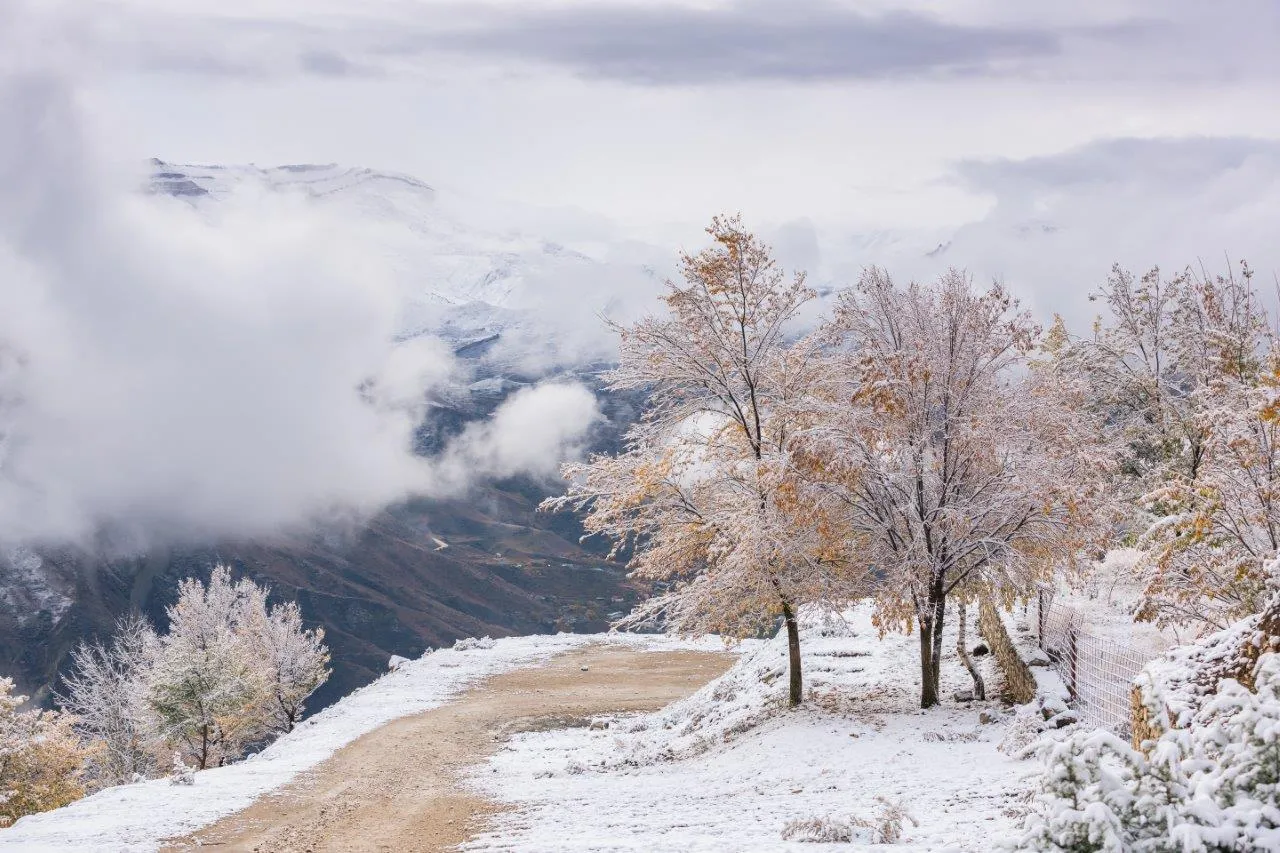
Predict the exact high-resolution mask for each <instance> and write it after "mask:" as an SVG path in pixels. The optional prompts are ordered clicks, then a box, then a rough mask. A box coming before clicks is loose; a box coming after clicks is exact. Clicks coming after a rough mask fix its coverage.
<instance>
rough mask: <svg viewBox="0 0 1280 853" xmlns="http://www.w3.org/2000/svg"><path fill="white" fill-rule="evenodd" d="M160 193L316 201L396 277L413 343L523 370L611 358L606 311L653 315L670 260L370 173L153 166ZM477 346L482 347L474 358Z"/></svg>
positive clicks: (651, 250) (207, 206)
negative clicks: (437, 343)
mask: <svg viewBox="0 0 1280 853" xmlns="http://www.w3.org/2000/svg"><path fill="white" fill-rule="evenodd" d="M150 190H151V191H152V192H155V193H163V194H167V195H171V196H175V197H177V198H180V199H183V200H185V201H187V202H188V203H190V204H192V205H193V206H195V207H196V208H198V209H203V210H207V211H209V212H211V213H213V212H215V211H216V210H217V208H218V206H219V205H220V204H221V203H224V202H227V201H228V200H230V199H233V198H235V197H237V196H242V195H245V194H254V193H269V194H278V195H283V196H289V197H293V198H300V199H304V200H305V203H306V204H307V205H309V206H311V207H313V208H314V209H315V210H317V211H318V212H320V213H322V214H323V215H326V216H329V217H332V218H334V219H336V220H337V221H340V222H344V223H350V226H351V231H352V234H351V239H352V243H353V245H356V246H359V247H360V248H361V249H362V250H364V251H367V252H369V253H370V256H371V257H373V258H375V259H376V261H377V263H378V265H379V268H380V269H382V270H384V271H386V272H387V273H389V274H390V275H391V276H392V277H393V279H394V281H395V284H396V286H397V288H398V289H399V292H400V293H401V296H402V300H403V302H402V306H401V311H402V316H401V334H402V335H403V336H404V337H412V336H415V335H421V334H430V335H434V336H438V337H442V338H444V339H445V340H447V341H449V342H450V343H452V344H453V345H454V347H455V348H456V349H459V350H462V351H463V354H465V355H470V356H479V355H485V356H487V357H488V360H489V361H491V362H493V363H494V364H495V365H496V366H497V367H498V368H499V369H502V368H507V369H513V370H517V371H519V372H526V371H527V370H528V369H532V370H533V371H535V372H539V371H543V370H549V369H552V368H556V367H560V368H563V367H573V366H576V365H578V364H581V363H584V362H590V361H594V360H597V359H599V358H601V357H607V355H608V353H609V351H610V349H611V344H612V341H611V340H608V336H607V335H606V334H605V331H604V327H603V324H602V323H600V321H599V319H598V316H597V315H598V314H601V313H609V314H617V313H619V312H620V313H622V314H623V315H628V314H631V313H634V312H635V311H637V310H643V309H645V308H647V307H649V306H650V305H651V304H652V298H653V296H654V295H656V293H657V287H658V283H659V280H660V276H659V275H658V274H657V273H656V272H655V265H656V264H659V263H662V262H664V260H665V259H666V256H667V255H668V254H669V252H666V251H664V250H662V249H659V248H657V247H649V246H643V245H641V244H636V243H626V244H625V245H620V243H621V241H618V242H610V241H608V240H601V239H598V236H597V235H596V234H589V235H588V237H589V238H595V239H582V238H581V236H578V237H577V239H575V240H574V243H573V244H572V245H565V244H561V243H557V242H553V241H551V240H548V239H545V238H543V237H541V236H536V235H533V234H530V233H527V228H528V227H529V226H528V224H527V217H525V218H524V219H525V221H524V222H521V221H520V219H521V217H519V216H514V215H512V214H509V213H503V212H500V211H499V212H495V211H494V208H492V207H485V206H484V205H483V203H479V202H475V201H473V200H470V199H468V198H466V197H464V196H461V195H456V194H448V193H442V192H439V191H437V190H436V189H435V188H433V187H432V186H430V185H428V184H426V183H424V182H423V181H420V180H418V179H417V178H414V177H410V176H408V175H402V174H397V173H394V172H384V171H378V170H374V169H367V168H359V167H345V166H338V165H292V166H277V167H272V168H259V167H256V166H230V165H229V166H221V165H211V166H198V165H180V164H175V163H166V162H164V161H161V160H153V161H152V162H151V175H150ZM533 215H534V216H536V215H537V214H533ZM513 220H515V221H514V222H513ZM534 224H535V227H536V225H537V223H534ZM522 225H523V226H524V227H523V228H522V227H521V226H522ZM591 230H597V229H591ZM481 344H483V346H482V347H479V345H481ZM470 346H477V347H479V349H481V350H482V351H477V352H467V351H466V348H467V347H470Z"/></svg>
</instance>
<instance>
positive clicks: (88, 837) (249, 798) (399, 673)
mask: <svg viewBox="0 0 1280 853" xmlns="http://www.w3.org/2000/svg"><path fill="white" fill-rule="evenodd" d="M600 642H607V643H625V644H627V645H631V646H634V647H637V648H641V649H681V648H701V649H707V650H714V651H722V650H723V649H724V645H723V643H722V642H721V641H719V640H717V639H714V638H708V639H705V640H701V641H680V640H673V639H669V638H666V637H654V636H637V635H600V634H556V635H543V636H532V637H514V638H506V639H501V640H496V641H462V642H460V643H459V645H458V647H457V648H453V649H443V650H439V651H435V652H431V653H428V654H426V655H423V656H422V657H421V658H419V659H417V660H415V661H410V662H407V663H403V664H400V665H399V666H398V667H397V668H396V669H395V670H394V671H393V672H390V673H388V674H387V675H385V676H383V677H382V678H380V679H379V680H377V681H375V682H374V683H373V684H370V685H368V686H367V687H364V688H362V689H360V690H357V691H356V692H354V693H352V694H351V695H350V696H348V697H346V698H345V699H343V700H342V701H340V702H338V703H337V704H336V705H333V706H332V707H330V708H327V709H325V710H324V711H322V712H320V713H319V714H317V715H316V716H314V717H311V718H310V719H308V720H307V721H306V722H305V723H303V724H302V725H301V726H299V727H298V728H297V729H296V730H294V731H293V732H291V733H289V734H287V735H285V736H284V737H282V738H280V739H279V740H277V741H276V742H275V743H273V744H272V745H271V746H270V747H268V748H267V749H265V750H264V751H263V752H261V753H259V754H258V755H256V756H253V757H252V758H250V759H248V760H246V761H243V762H241V763H239V764H233V765H230V766H228V767H219V768H215V769H212V770H206V771H203V772H201V773H198V774H196V778H195V784H194V785H191V786H183V785H172V784H170V783H169V782H168V781H167V780H164V779H159V780H155V781H151V782H141V783H138V784H134V785H122V786H119V787H116V788H109V789H107V790H105V791H102V792H100V793H98V794H95V795H94V796H91V797H87V798H85V799H83V800H79V801H78V802H75V803H72V804H71V805H69V806H67V807H65V808H61V809H57V810H55V811H52V812H45V813H43V814H38V815H31V816H29V817H25V818H22V819H21V820H19V821H18V822H17V823H16V824H14V826H13V827H12V828H10V829H6V830H3V831H0V850H15V851H16V850H23V851H50V850H73V849H74V850H79V851H102V852H103V853H107V851H111V853H116V851H151V850H157V849H159V845H160V842H161V841H162V840H163V839H165V838H170V837H173V836H177V835H184V834H186V833H189V832H192V831H194V830H196V829H199V828H200V827H202V826H207V825H208V824H210V823H213V822H214V821H216V820H218V819H219V818H221V817H224V816H226V815H228V814H232V813H234V812H236V811H239V810H240V809H243V808H245V807H246V806H248V805H249V804H250V803H252V802H253V801H254V800H255V799H257V798H258V797H259V796H261V795H262V794H264V793H266V792H268V791H272V790H275V789H276V788H279V787H281V786H282V785H285V784H288V782H289V781H290V780H292V779H293V778H294V777H295V776H297V775H298V774H299V773H301V772H303V771H305V770H307V769H309V768H311V767H314V766H315V765H317V764H319V763H320V762H321V761H323V760H324V759H326V758H327V757H329V756H330V755H332V754H333V753H334V752H335V751H336V750H338V749H340V748H341V747H342V746H344V745H346V744H348V743H350V742H351V741H353V740H355V739H356V738H358V737H360V736H361V735H362V734H364V733H366V732H369V731H372V730H373V729H376V728H378V727H379V726H381V725H383V724H385V723H387V722H390V721H391V720H394V719H397V718H399V717H403V716H407V715H409V714H416V713H419V712H421V711H426V710H429V709H431V708H435V707H438V706H439V705H441V704H444V703H445V702H447V701H449V700H450V699H451V698H452V697H454V696H456V695H457V694H458V693H459V692H460V691H462V690H464V689H465V688H466V687H468V686H470V685H471V684H474V683H475V682H477V681H478V680H480V679H482V678H484V677H486V676H490V675H497V674H499V673H502V672H506V671H508V670H512V669H517V668H520V667H525V666H531V665H534V664H536V663H538V662H539V661H543V660H545V659H547V658H549V657H551V656H553V655H556V654H559V653H561V652H565V651H569V650H572V649H576V648H581V647H582V646H585V645H589V644H591V643H600Z"/></svg>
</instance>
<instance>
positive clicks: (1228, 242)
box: [919, 137, 1280, 331]
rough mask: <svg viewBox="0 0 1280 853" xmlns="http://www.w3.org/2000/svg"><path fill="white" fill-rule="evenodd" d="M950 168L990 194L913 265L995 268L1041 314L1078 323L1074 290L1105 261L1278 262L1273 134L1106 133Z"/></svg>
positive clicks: (1267, 268)
mask: <svg viewBox="0 0 1280 853" xmlns="http://www.w3.org/2000/svg"><path fill="white" fill-rule="evenodd" d="M956 179H957V180H958V181H959V182H960V183H961V184H962V185H964V186H966V187H967V188H969V189H971V190H973V191H976V192H982V193H986V194H989V195H990V196H991V197H993V199H994V201H995V204H994V206H993V207H992V208H991V210H990V211H989V212H988V213H987V214H986V216H984V217H983V218H982V219H981V220H979V221H977V222H974V223H971V224H969V225H966V226H964V227H963V228H961V229H959V230H958V231H957V232H956V233H955V234H954V236H953V237H952V239H951V243H950V245H948V246H946V248H945V251H943V252H940V253H938V255H937V257H934V258H929V259H927V263H920V264H919V266H920V267H921V268H922V272H923V268H924V267H932V268H934V269H936V268H938V267H939V266H943V265H947V264H955V265H958V266H966V267H969V268H970V269H972V270H973V271H974V272H975V273H977V274H980V275H982V276H995V277H1001V278H1003V279H1005V280H1006V281H1008V282H1009V283H1010V285H1011V286H1013V287H1014V288H1015V290H1018V291H1019V292H1021V293H1022V294H1023V295H1024V296H1026V298H1027V299H1028V301H1029V302H1030V303H1031V304H1032V305H1033V306H1035V307H1036V308H1037V309H1038V310H1039V313H1040V314H1041V316H1045V317H1047V316H1048V315H1049V314H1050V313H1051V312H1055V311H1056V312H1060V313H1062V314H1064V315H1065V316H1066V317H1067V320H1068V321H1069V322H1070V323H1071V324H1072V325H1073V327H1074V328H1075V329H1076V330H1078V331H1083V330H1085V329H1087V324H1088V322H1089V320H1090V317H1091V313H1092V310H1093V309H1092V308H1091V307H1090V306H1089V303H1088V302H1087V301H1086V299H1085V296H1086V294H1087V293H1089V292H1090V291H1092V290H1094V289H1096V287H1097V286H1098V285H1099V284H1100V283H1101V282H1102V281H1103V279H1104V278H1105V276H1106V274H1107V270H1108V268H1109V267H1110V265H1111V264H1112V263H1114V262H1118V263H1120V264H1122V265H1124V266H1126V267H1128V268H1130V269H1134V270H1145V269H1147V268H1149V267H1151V266H1155V265H1159V266H1161V267H1163V268H1165V269H1180V268H1182V267H1184V266H1187V265H1196V264H1198V263H1200V262H1201V261H1202V260H1203V262H1204V263H1205V265H1206V266H1207V267H1208V268H1209V269H1210V270H1216V271H1225V269H1226V263H1227V258H1228V257H1229V258H1231V259H1232V261H1233V262H1235V261H1239V260H1240V259H1246V260H1248V261H1249V262H1250V264H1251V265H1252V266H1253V267H1254V269H1255V270H1256V271H1257V272H1258V273H1259V275H1260V276H1261V280H1262V281H1264V282H1266V281H1269V280H1270V279H1271V278H1272V275H1273V273H1275V272H1277V271H1280V253H1278V252H1277V249H1276V246H1275V236H1274V235H1275V222H1276V220H1277V218H1280V141H1271V140H1263V139H1250V138H1239V137H1191V138H1166V139H1113V140H1104V141H1100V142H1094V143H1090V144H1087V145H1084V146H1081V147H1078V148H1074V149H1071V150H1068V151H1064V152H1062V153H1060V154H1057V155H1054V156H1044V157H1035V158H1030V159H1025V160H1010V159H998V160H986V161H981V162H966V163H960V164H958V165H957V167H956Z"/></svg>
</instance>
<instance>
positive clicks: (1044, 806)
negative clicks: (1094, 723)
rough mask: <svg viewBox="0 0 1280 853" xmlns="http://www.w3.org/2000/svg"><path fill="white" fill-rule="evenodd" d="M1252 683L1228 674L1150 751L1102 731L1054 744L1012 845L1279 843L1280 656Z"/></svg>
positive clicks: (1103, 847)
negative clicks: (1032, 810)
mask: <svg viewBox="0 0 1280 853" xmlns="http://www.w3.org/2000/svg"><path fill="white" fill-rule="evenodd" d="M1254 678H1255V681H1256V685H1257V690H1256V691H1250V690H1248V689H1246V688H1245V687H1243V686H1242V685H1241V684H1240V683H1239V682H1237V681H1235V680H1234V679H1226V680H1224V681H1222V682H1221V684H1220V685H1219V688H1218V691H1217V692H1216V694H1214V695H1213V696H1212V697H1211V698H1208V699H1207V700H1206V701H1205V702H1204V703H1203V705H1202V706H1201V707H1200V708H1199V710H1198V711H1197V712H1196V713H1195V715H1194V717H1193V719H1192V720H1191V722H1190V725H1189V726H1187V727H1186V728H1174V729H1170V730H1168V731H1165V732H1164V733H1163V734H1161V735H1160V737H1159V739H1158V740H1156V741H1155V742H1154V743H1151V744H1149V746H1150V747H1151V749H1150V754H1144V753H1142V752H1140V751H1138V750H1135V749H1133V748H1132V747H1131V746H1130V745H1129V744H1127V743H1124V742H1123V741H1121V740H1119V739H1118V738H1116V737H1114V736H1112V735H1110V734H1108V733H1106V732H1101V731H1099V732H1093V733H1086V732H1080V733H1077V734H1076V735H1074V736H1072V737H1070V738H1068V739H1067V740H1066V741H1064V742H1063V743H1061V744H1059V745H1058V746H1056V747H1055V748H1054V750H1053V751H1052V753H1051V754H1050V756H1049V759H1048V765H1047V769H1046V772H1045V776H1044V780H1043V783H1042V792H1041V794H1040V795H1039V798H1038V802H1039V806H1040V809H1039V811H1038V813H1037V814H1036V815H1035V816H1034V817H1033V818H1032V819H1031V820H1030V821H1029V823H1028V827H1027V833H1026V835H1025V836H1024V838H1023V839H1022V841H1021V844H1020V845H1019V847H1018V849H1024V850H1025V849H1031V850H1038V851H1071V853H1088V851H1108V853H1121V852H1122V851H1135V853H1138V851H1141V853H1146V851H1153V852H1154V851H1159V853H1166V851H1167V853H1192V851H1204V853H1210V851H1212V853H1227V851H1253V850H1277V849H1280V656H1278V655H1275V654H1266V655H1263V656H1262V657H1261V658H1260V659H1259V661H1258V665H1257V668H1256V670H1255V673H1254Z"/></svg>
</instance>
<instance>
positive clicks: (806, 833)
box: [782, 797, 918, 844]
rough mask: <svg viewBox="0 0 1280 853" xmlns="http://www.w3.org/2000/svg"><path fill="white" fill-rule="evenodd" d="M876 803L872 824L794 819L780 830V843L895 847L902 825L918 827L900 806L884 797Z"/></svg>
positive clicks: (860, 820)
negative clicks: (806, 842) (876, 813)
mask: <svg viewBox="0 0 1280 853" xmlns="http://www.w3.org/2000/svg"><path fill="white" fill-rule="evenodd" d="M877 799H878V800H879V801H880V813H879V814H878V815H877V816H876V818H875V819H874V820H868V819H867V818H863V817H857V816H854V817H846V818H840V817H808V818H797V819H796V820H792V821H790V822H788V823H787V825H786V826H784V827H783V828H782V838H783V840H784V841H808V842H814V843H818V844H836V843H845V844H847V843H850V842H854V841H860V842H863V843H865V844H895V843H897V842H898V841H899V840H901V838H902V825H903V823H907V822H909V823H910V824H911V825H912V826H916V825H918V824H917V822H916V819H915V818H914V817H912V816H911V813H910V812H908V811H907V810H906V809H905V808H903V807H902V805H901V804H899V803H895V802H891V801H890V800H887V799H885V798H884V797H877Z"/></svg>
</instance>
